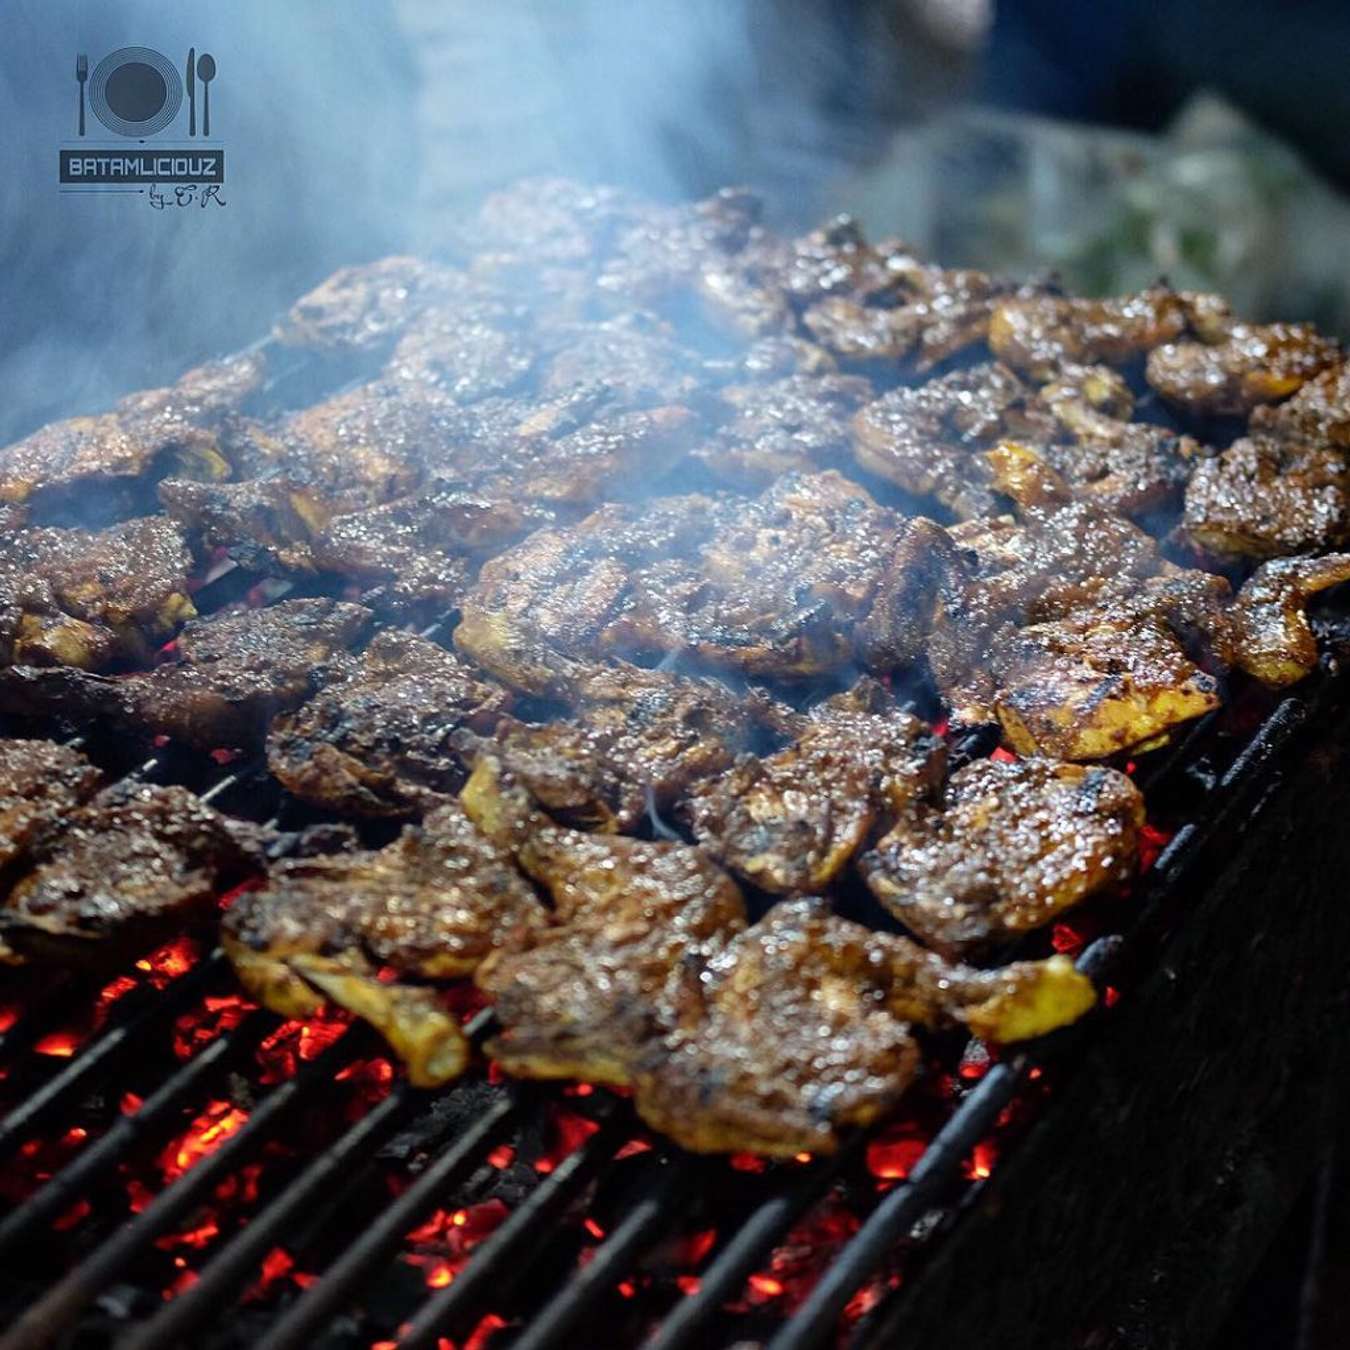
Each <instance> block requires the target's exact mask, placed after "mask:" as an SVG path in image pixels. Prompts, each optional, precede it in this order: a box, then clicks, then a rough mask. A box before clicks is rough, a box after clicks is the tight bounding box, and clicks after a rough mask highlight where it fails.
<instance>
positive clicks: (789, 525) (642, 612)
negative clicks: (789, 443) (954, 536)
mask: <svg viewBox="0 0 1350 1350" xmlns="http://www.w3.org/2000/svg"><path fill="white" fill-rule="evenodd" d="M906 528H907V527H906V522H905V521H904V519H903V518H902V517H900V516H898V515H896V513H895V512H893V511H890V510H887V509H885V508H883V507H880V506H878V505H877V504H876V502H874V501H873V500H872V498H871V497H870V496H869V495H868V494H867V492H866V491H864V490H863V489H862V488H860V487H858V486H857V485H856V484H854V483H851V482H850V481H849V480H848V479H846V478H844V477H843V476H842V475H840V474H838V473H836V472H834V471H827V472H825V473H818V474H789V475H786V476H785V477H783V478H780V479H779V480H778V481H777V482H776V483H775V484H774V485H773V486H772V487H771V488H769V489H768V490H767V491H766V492H764V493H763V494H761V495H760V496H759V497H757V498H755V499H754V500H753V501H751V502H749V503H747V504H745V505H743V506H741V507H740V508H739V509H738V510H736V511H735V512H734V513H731V514H730V519H729V520H727V521H726V523H725V524H722V525H720V527H719V528H717V529H715V531H713V532H712V533H711V534H710V535H709V536H708V537H707V539H706V542H704V543H703V544H702V545H701V546H700V547H699V549H698V551H697V554H696V556H695V557H694V559H693V560H692V561H686V560H685V559H683V558H670V559H667V560H662V561H658V562H652V563H650V564H648V565H646V566H643V567H639V568H637V569H635V570H634V571H633V572H632V573H630V575H629V576H628V578H627V583H626V585H625V586H624V588H623V590H622V592H621V594H620V596H619V603H618V604H617V605H616V606H615V607H614V609H613V610H612V612H611V613H610V614H609V615H608V616H607V617H608V622H607V624H606V625H605V628H604V629H603V630H602V632H601V633H600V635H599V645H600V647H601V649H602V650H610V651H616V652H620V653H622V652H625V651H628V652H643V651H646V652H653V651H655V652H668V653H673V654H678V653H688V654H689V655H690V656H691V657H693V658H694V659H696V660H698V661H701V662H703V663H705V664H706V665H708V666H710V667H713V668H720V669H725V670H732V671H736V672H739V673H741V674H743V675H747V676H751V677H776V678H780V679H809V678H813V677H816V676H820V675H822V674H826V673H828V672H830V671H833V670H839V669H841V668H846V667H848V666H849V665H851V664H852V663H853V661H854V658H855V654H856V653H858V652H859V651H860V650H865V648H866V645H867V637H866V632H867V629H868V626H869V624H871V623H874V622H877V621H878V619H879V615H878V614H877V613H876V612H875V611H877V609H878V606H879V605H881V604H883V603H885V602H887V601H889V600H890V599H891V598H892V597H890V596H889V595H888V593H887V592H886V591H885V590H884V588H883V579H884V578H885V576H886V574H887V572H888V571H889V570H890V568H891V567H892V566H893V561H892V560H893V558H894V556H895V555H896V553H897V551H898V550H899V549H900V548H901V547H902V546H903V542H904V539H905V534H906ZM466 609H467V607H466Z"/></svg>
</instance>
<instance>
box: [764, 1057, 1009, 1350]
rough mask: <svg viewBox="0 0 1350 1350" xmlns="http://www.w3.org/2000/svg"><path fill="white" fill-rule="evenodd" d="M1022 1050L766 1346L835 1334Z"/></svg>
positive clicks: (1002, 1095)
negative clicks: (849, 1302)
mask: <svg viewBox="0 0 1350 1350" xmlns="http://www.w3.org/2000/svg"><path fill="white" fill-rule="evenodd" d="M1026 1067H1027V1060H1026V1057H1025V1056H1018V1058H1016V1059H1013V1060H1008V1061H1007V1062H1005V1063H1002V1064H997V1065H995V1066H994V1067H993V1068H992V1069H991V1070H990V1071H989V1072H988V1073H987V1074H986V1075H985V1076H984V1078H983V1079H981V1081H980V1083H979V1085H978V1086H977V1087H976V1088H975V1089H974V1090H973V1091H972V1092H971V1094H970V1096H969V1097H967V1098H966V1099H965V1101H963V1102H962V1103H961V1105H960V1106H959V1107H958V1108H957V1109H956V1111H955V1113H954V1114H953V1115H952V1117H951V1119H950V1120H948V1121H947V1123H946V1124H945V1125H944V1126H943V1127H942V1129H941V1130H939V1131H938V1133H937V1134H936V1135H935V1136H934V1137H933V1139H932V1141H931V1142H930V1143H929V1145H928V1147H927V1148H926V1149H925V1150H924V1153H923V1157H921V1158H920V1159H919V1161H918V1162H917V1163H916V1164H915V1165H914V1170H913V1171H912V1172H911V1173H910V1175H909V1178H908V1180H906V1181H904V1182H902V1183H901V1184H900V1185H899V1186H897V1187H896V1188H895V1190H893V1191H891V1192H889V1193H888V1194H887V1195H886V1196H885V1197H884V1198H883V1199H882V1200H881V1202H880V1203H879V1204H878V1205H877V1207H876V1209H874V1210H873V1211H872V1213H871V1214H870V1215H868V1217H867V1219H866V1221H865V1222H864V1223H863V1226H862V1227H861V1228H860V1229H859V1230H858V1231H857V1233H856V1234H854V1236H853V1238H852V1239H851V1240H850V1241H849V1243H848V1245H847V1246H846V1247H845V1248H844V1250H843V1251H842V1252H841V1253H840V1255H839V1257H838V1259H837V1260H835V1261H834V1262H833V1263H832V1264H831V1265H830V1266H829V1267H828V1268H827V1269H826V1270H825V1272H824V1274H822V1275H821V1277H820V1279H819V1280H818V1281H817V1283H816V1285H815V1288H813V1289H812V1290H811V1292H810V1294H808V1295H807V1297H806V1300H805V1302H803V1304H802V1305H801V1307H800V1308H799V1309H798V1310H797V1313H796V1314H795V1316H794V1317H793V1318H792V1320H791V1321H790V1322H789V1323H788V1324H787V1325H786V1326H785V1327H784V1328H783V1329H782V1331H780V1332H779V1333H778V1335H777V1336H775V1337H774V1339H773V1340H772V1341H770V1342H769V1350H811V1348H812V1347H814V1346H819V1345H823V1344H825V1343H826V1342H827V1341H829V1339H830V1338H831V1336H832V1335H833V1334H834V1330H835V1327H836V1325H837V1324H838V1321H839V1318H840V1316H841V1315H842V1313H843V1311H844V1308H845V1307H846V1306H847V1304H848V1301H849V1300H850V1299H851V1298H852V1297H853V1295H854V1294H856V1293H857V1291H858V1290H859V1289H860V1288H862V1286H863V1284H864V1283H865V1282H866V1280H867V1279H868V1277H869V1276H870V1275H872V1274H873V1273H874V1272H875V1271H876V1270H877V1269H878V1268H879V1267H880V1266H881V1265H882V1263H883V1262H884V1261H885V1259H886V1257H887V1255H888V1254H889V1253H890V1252H891V1251H893V1250H894V1249H895V1246H896V1244H897V1243H898V1242H900V1241H901V1240H902V1239H903V1238H904V1236H905V1234H906V1233H908V1232H909V1230H910V1229H911V1228H912V1227H913V1226H914V1225H915V1224H916V1223H917V1222H918V1221H919V1220H920V1219H921V1218H922V1217H923V1215H924V1212H925V1211H926V1210H927V1209H928V1208H929V1206H930V1205H931V1204H932V1203H933V1202H934V1200H936V1199H937V1197H938V1195H939V1193H940V1192H941V1189H942V1187H943V1186H944V1185H945V1184H946V1183H947V1181H948V1180H949V1179H950V1177H951V1175H952V1174H953V1172H954V1171H955V1169H956V1167H957V1166H958V1165H959V1163H960V1161H961V1159H962V1158H964V1157H965V1156H966V1154H967V1153H969V1152H970V1150H971V1149H972V1148H973V1147H974V1146H975V1144H976V1143H978V1142H979V1140H980V1139H981V1138H982V1137H983V1136H984V1135H985V1134H986V1133H988V1131H989V1130H990V1129H991V1128H992V1127H993V1125H994V1122H995V1120H996V1119H997V1118H998V1114H999V1112H1000V1111H1002V1110H1003V1108H1004V1107H1005V1106H1007V1105H1008V1103H1009V1102H1011V1101H1012V1099H1013V1097H1014V1095H1015V1094H1016V1092H1017V1089H1018V1087H1019V1086H1020V1084H1021V1082H1022V1078H1023V1076H1024V1074H1025V1072H1026Z"/></svg>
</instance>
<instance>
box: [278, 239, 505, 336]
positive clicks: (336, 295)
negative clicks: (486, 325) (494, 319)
mask: <svg viewBox="0 0 1350 1350" xmlns="http://www.w3.org/2000/svg"><path fill="white" fill-rule="evenodd" d="M477 294H479V288H478V287H477V286H476V285H475V283H474V282H473V281H472V280H471V279H470V278H469V277H467V276H466V275H465V274H464V273H463V272H459V271H456V270H455V269H454V268H452V267H445V266H443V265H441V264H439V263H432V262H427V261H425V260H424V259H421V258H408V257H389V258H381V259H379V260H378V261H377V262H372V263H363V264H361V265H359V266H356V267H343V268H340V269H339V270H338V271H336V272H334V273H333V275H332V276H330V277H328V278H327V279H325V280H324V281H322V282H320V283H319V285H318V286H316V287H315V288H314V289H313V290H312V291H310V292H308V293H307V294H306V295H303V296H301V297H300V299H299V300H297V301H296V302H295V304H294V305H292V306H291V309H290V312H289V313H288V314H287V315H286V317H285V318H284V319H282V320H281V322H280V323H278V324H277V327H276V333H275V335H276V337H277V338H278V339H279V340H280V341H281V342H284V343H285V344H286V345H287V346H291V347H306V348H309V349H311V350H313V351H318V352H327V353H364V352H368V351H371V350H372V349H374V350H378V349H380V348H382V347H386V346H388V345H389V344H390V343H392V342H393V340H394V339H395V338H396V337H397V336H398V335H399V334H400V333H402V332H404V331H405V330H406V329H407V328H408V327H409V325H410V324H412V323H413V321H414V320H415V319H417V318H418V317H419V316H421V315H422V314H424V313H425V312H426V311H427V310H428V309H430V308H432V307H433V306H436V305H446V304H452V303H453V302H455V301H457V300H463V299H465V298H471V297H475V296H476V295H477Z"/></svg>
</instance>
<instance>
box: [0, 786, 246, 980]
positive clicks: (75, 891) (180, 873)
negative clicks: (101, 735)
mask: <svg viewBox="0 0 1350 1350" xmlns="http://www.w3.org/2000/svg"><path fill="white" fill-rule="evenodd" d="M253 833H254V832H253V831H252V830H251V829H250V828H249V827H241V826H237V825H234V824H232V823H231V822H229V821H227V820H226V819H225V818H224V817H223V816H220V815H218V814H217V813H216V812H215V811H213V810H212V809H211V808H210V807H208V806H206V805H204V804H203V803H202V802H200V801H198V799H197V798H196V797H194V796H193V795H192V793H190V792H188V791H187V790H186V789H184V788H180V787H148V786H143V785H141V784H139V783H134V782H128V783H119V784H117V785H116V786H114V787H111V788H108V789H106V790H105V791H103V792H102V793H100V794H99V795H98V796H97V797H94V798H93V799H92V800H90V801H88V802H86V803H85V804H84V805H82V806H78V807H76V808H75V809H74V810H71V811H68V812H66V813H64V814H63V815H62V817H61V818H60V819H59V820H56V821H54V822H52V824H51V825H50V826H49V827H48V828H47V829H46V830H44V831H43V832H42V833H40V834H39V836H38V837H37V838H36V839H35V840H34V841H33V842H32V843H31V844H30V845H29V846H28V848H27V849H26V850H25V851H24V853H23V854H22V855H21V857H20V858H19V859H18V861H17V864H16V865H14V866H12V867H11V869H10V874H9V875H10V884H9V889H8V893H7V894H6V895H5V896H4V898H3V900H0V951H3V952H4V958H3V959H6V960H39V959H44V960H60V961H67V960H69V961H75V962H80V963H84V962H92V963H99V964H103V963H114V962H117V961H119V960H122V959H124V958H126V957H128V956H130V955H133V954H135V953H136V952H138V951H141V950H144V949H146V948H148V947H150V946H152V945H154V943H155V942H156V941H157V940H162V939H163V938H164V937H166V936H168V935H170V934H173V933H176V932H181V931H182V930H183V928H184V927H186V926H188V925H190V924H193V923H196V922H198V921H201V920H203V919H205V918H207V917H208V916H209V915H210V914H211V912H212V909H213V907H214V903H215V901H216V899H217V897H219V896H220V895H222V894H223V893H224V892H225V891H226V890H228V889H230V888H231V887H232V886H234V885H236V884H238V883H239V882H241V881H244V880H246V879H248V878H250V877H252V876H256V875H258V874H260V873H261V871H262V870H263V866H264V863H263V859H262V855H261V853H260V852H259V851H258V849H257V848H256V846H255V845H254V842H253Z"/></svg>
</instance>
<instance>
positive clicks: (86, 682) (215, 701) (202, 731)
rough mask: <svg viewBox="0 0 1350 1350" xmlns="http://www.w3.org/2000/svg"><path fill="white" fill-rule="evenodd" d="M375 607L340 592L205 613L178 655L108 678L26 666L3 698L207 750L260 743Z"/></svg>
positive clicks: (10, 676)
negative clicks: (337, 597) (342, 599)
mask: <svg viewBox="0 0 1350 1350" xmlns="http://www.w3.org/2000/svg"><path fill="white" fill-rule="evenodd" d="M370 619H371V614H370V611H369V610H368V609H363V608H362V607H361V606H360V605H349V604H342V603H339V602H337V601H334V600H283V601H281V602H280V603H279V604H276V605H271V606H269V607H267V608H265V609H250V610H242V611H239V612H237V613H233V614H222V615H217V616H213V617H211V618H209V619H199V620H197V621H195V622H193V623H191V624H189V625H188V626H187V627H186V628H184V629H183V631H182V633H180V634H179V636H178V640H177V642H176V644H175V647H174V657H175V659H173V660H171V661H168V662H166V663H165V664H163V665H159V666H156V667H155V668H154V669H153V670H148V671H141V672H136V673H133V674H130V675H123V676H118V677H115V678H114V677H108V676H103V675H90V674H84V673H82V672H79V671H73V670H44V669H40V668H37V667H33V666H18V667H14V668H12V669H10V670H7V671H0V698H3V699H4V700H5V703H6V705H7V706H8V707H10V708H12V709H13V710H14V711H16V712H21V713H24V714H26V715H28V716H55V715H59V716H63V717H68V718H71V719H72V720H74V721H77V722H104V723H106V722H112V723H114V724H119V725H122V726H124V727H126V728H128V729H130V730H133V731H137V732H141V733H144V734H150V735H153V734H162V735H166V736H171V737H173V738H174V739H177V740H181V741H183V742H185V743H186V744H188V745H193V746H197V747H199V748H201V749H207V750H209V749H215V748H217V747H222V746H252V745H256V744H258V743H259V742H260V741H261V740H262V738H263V736H264V735H265V734H266V732H267V726H268V723H269V722H270V721H271V719H272V718H273V717H274V716H275V715H276V714H277V713H279V712H285V711H288V710H289V709H291V708H294V707H296V706H298V705H299V704H300V703H301V702H303V700H304V699H305V698H307V697H308V696H309V694H310V693H311V692H313V690H314V688H315V687H316V686H317V684H318V682H319V680H320V678H321V677H322V674H323V667H324V664H325V663H326V662H328V661H330V660H332V659H333V658H334V657H335V656H336V655H337V654H339V653H342V652H344V651H345V650H346V648H348V647H349V646H351V645H352V643H354V642H355V641H357V640H358V639H359V638H360V637H361V636H362V635H363V634H364V632H365V630H366V628H367V626H368V625H369V622H370Z"/></svg>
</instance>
